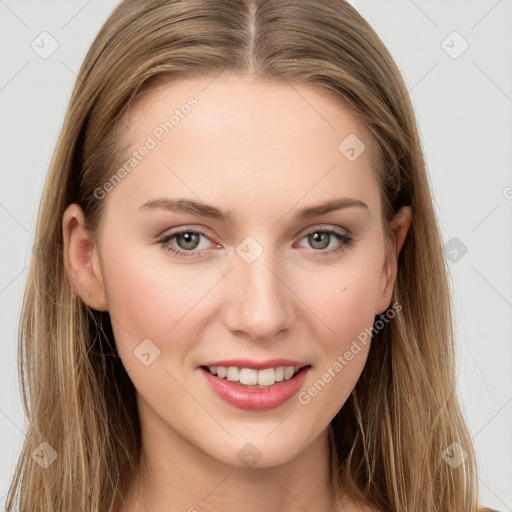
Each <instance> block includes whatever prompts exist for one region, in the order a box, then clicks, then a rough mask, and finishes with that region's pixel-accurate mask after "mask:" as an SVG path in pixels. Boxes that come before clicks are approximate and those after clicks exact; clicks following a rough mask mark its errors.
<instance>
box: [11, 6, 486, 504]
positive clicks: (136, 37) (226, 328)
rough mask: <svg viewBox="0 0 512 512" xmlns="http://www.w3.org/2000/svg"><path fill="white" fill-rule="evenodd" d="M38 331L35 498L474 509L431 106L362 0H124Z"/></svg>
mask: <svg viewBox="0 0 512 512" xmlns="http://www.w3.org/2000/svg"><path fill="white" fill-rule="evenodd" d="M36 240H37V246H36V249H35V251H34V257H33V259H32V262H31V267H30V272H29V276H28V282H27V289H26V294H25V298H24V306H23V312H22V322H21V329H20V374H21V376H22V377H24V379H25V380H24V385H25V387H24V388H23V392H24V405H25V411H26V414H27V415H28V416H29V419H30V422H29V428H28V433H27V437H26V440H25V444H24V447H23V452H22V454H21V456H20V461H19V465H18V468H17V471H16V474H15V476H14V478H13V482H12V485H11V489H10V493H9V496H8V501H7V507H8V509H11V507H12V506H14V503H15V500H16V499H17V504H16V506H17V509H19V510H23V511H27V512H28V511H30V512H36V511H45V512H47V511H49V510H51V511H53V512H61V511H62V512H64V511H66V512H69V511H76V510H80V511H90V512H92V511H112V512H121V511H122V512H138V511H163V510H169V511H187V510H188V511H189V512H191V511H199V512H203V511H231V510H246V511H260V510H267V511H276V512H277V511H279V512H287V511H298V510H307V511H315V512H327V511H329V512H332V511H377V510H380V511H397V512H398V511H400V512H406V511H407V512H411V511H427V510H428V511H439V512H441V511H442V512H474V511H477V510H481V509H479V506H478V488H477V473H476V471H477V468H476V461H475V454H474V450H473V446H472V442H471V438H470V435H469V433H468V430H467V427H466V425H465V421H464V418H463V415H462V414H461V410H460V407H459V403H458V399H457V396H456V394H455V386H456V380H455V373H454V359H453V348H454V347H453V338H452V326H451V312H450V298H449V289H448V282H447V277H446V268H445V263H444V259H443V254H442V248H441V242H440V235H439V229H438V225H437V221H436V217H435V214H434V210H433V206H432V198H431V192H430V190H429V184H428V178H427V174H426V170H425V163H424V159H423V155H422V150H421V145H420V141H419V137H418V132H417V128H416V121H415V117H414V113H413V110H412V107H411V102H410V99H409V96H408V93H407V89H406V87H405V86H404V83H403V80H402V78H401V76H400V74H399V72H398V70H397V68H396V66H395V64H394V62H393V60H392V58H391V56H390V55H389V53H388V51H387V50H386V49H385V47H384V45H383V43H382V42H381V41H380V39H379V38H378V36H377V35H376V34H375V32H374V31H373V30H372V29H371V27H370V26H369V25H368V23H367V22H366V21H365V20H364V19H362V17H361V16H360V15H359V14H358V13H357V12H356V11H355V10H354V9H353V8H352V7H351V6H350V5H349V4H348V3H346V2H344V1H340V0H321V1H317V2H310V1H306V0H290V1H282V0H281V1H267V0H261V1H257V0H254V1H253V0H247V1H235V0H220V1H216V2H208V1H206V0H180V1H172V2H171V1H168V0H146V1H141V0H126V1H123V2H122V3H121V4H120V5H119V6H118V7H117V9H116V10H115V11H114V12H113V13H112V15H111V16H110V18H109V19H108V20H107V22H106V23H105V25H104V26H103V28H102V29H101V31H100V33H99V34H98V36H97V38H96V40H95V41H94V43H93V44H92V47H91V49H90V51H89V53H88V55H87V56H86V59H85V61H84V64H83V66H82V69H81V70H80V73H79V76H78V79H77V82H76V86H75V89H74V91H73V95H72V98H71V101H70V105H69V109H68V112H67V115H66V118H65V121H64V126H63V129H62V132H61V135H60V138H59V141H58V143H57V148H56V150H55V154H54V157H53V160H52V163H51V167H50V171H49V175H48V178H47V181H46V185H45V190H44V195H43V198H42V202H41V207H40V211H39V217H38V224H37V231H36Z"/></svg>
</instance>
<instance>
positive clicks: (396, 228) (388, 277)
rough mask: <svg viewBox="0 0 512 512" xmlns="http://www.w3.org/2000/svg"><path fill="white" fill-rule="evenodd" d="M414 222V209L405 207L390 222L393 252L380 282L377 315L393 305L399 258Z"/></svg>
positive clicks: (383, 270)
mask: <svg viewBox="0 0 512 512" xmlns="http://www.w3.org/2000/svg"><path fill="white" fill-rule="evenodd" d="M411 222H412V207H411V206H403V207H402V208H400V210H398V212H397V213H396V215H395V216H394V217H393V219H392V220H391V222H390V226H391V229H392V230H393V236H392V238H393V239H392V240H391V244H392V247H391V250H389V251H388V252H387V255H386V260H385V262H384V266H383V268H382V273H381V277H380V282H379V290H378V296H377V301H376V311H375V315H379V314H381V313H383V312H384V311H386V309H387V308H388V307H389V305H390V303H391V295H392V293H393V287H394V285H395V280H396V274H397V271H398V256H399V255H400V251H401V249H402V246H403V245H404V242H405V237H406V236H407V233H408V231H409V227H410V226H411Z"/></svg>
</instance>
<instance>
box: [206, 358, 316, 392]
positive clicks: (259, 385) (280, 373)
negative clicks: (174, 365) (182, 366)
mask: <svg viewBox="0 0 512 512" xmlns="http://www.w3.org/2000/svg"><path fill="white" fill-rule="evenodd" d="M310 367H311V365H309V364H308V365H303V366H293V365H289V366H284V365H283V366H270V367H268V368H261V369H256V368H247V367H245V366H217V365H212V366H208V365H202V366H201V367H200V368H201V369H202V370H204V371H205V372H208V373H209V374H210V375H215V376H216V377H218V378H219V379H224V380H226V381H229V382H233V383H235V384H240V385H242V386H244V387H247V388H256V389H266V388H270V387H272V386H275V385H276V384H279V383H280V382H287V381H289V380H291V379H293V378H294V377H295V376H296V375H297V374H298V373H299V372H301V371H304V370H306V369H307V368H310Z"/></svg>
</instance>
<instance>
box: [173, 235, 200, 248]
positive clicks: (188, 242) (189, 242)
mask: <svg viewBox="0 0 512 512" xmlns="http://www.w3.org/2000/svg"><path fill="white" fill-rule="evenodd" d="M180 236H181V237H183V239H185V244H184V245H183V244H179V245H180V246H182V248H183V249H194V248H195V246H196V245H197V240H198V238H199V236H198V235H197V233H182V234H181V235H180ZM179 238H180V237H178V240H179Z"/></svg>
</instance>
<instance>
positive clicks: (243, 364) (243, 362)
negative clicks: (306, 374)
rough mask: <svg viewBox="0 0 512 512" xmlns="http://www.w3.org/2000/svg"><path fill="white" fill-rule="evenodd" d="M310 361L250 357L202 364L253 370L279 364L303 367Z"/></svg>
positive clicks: (275, 366) (273, 366)
mask: <svg viewBox="0 0 512 512" xmlns="http://www.w3.org/2000/svg"><path fill="white" fill-rule="evenodd" d="M307 365H308V363H304V362H301V361H293V360H292V359H268V360H267V361H251V360H250V359H228V360H226V361H214V362H209V363H204V364H203V365H201V366H225V367H226V368H227V367H228V366H236V367H238V368H251V369H253V370H263V369H265V368H277V367H278V366H295V367H296V368H302V367H303V366H307Z"/></svg>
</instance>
